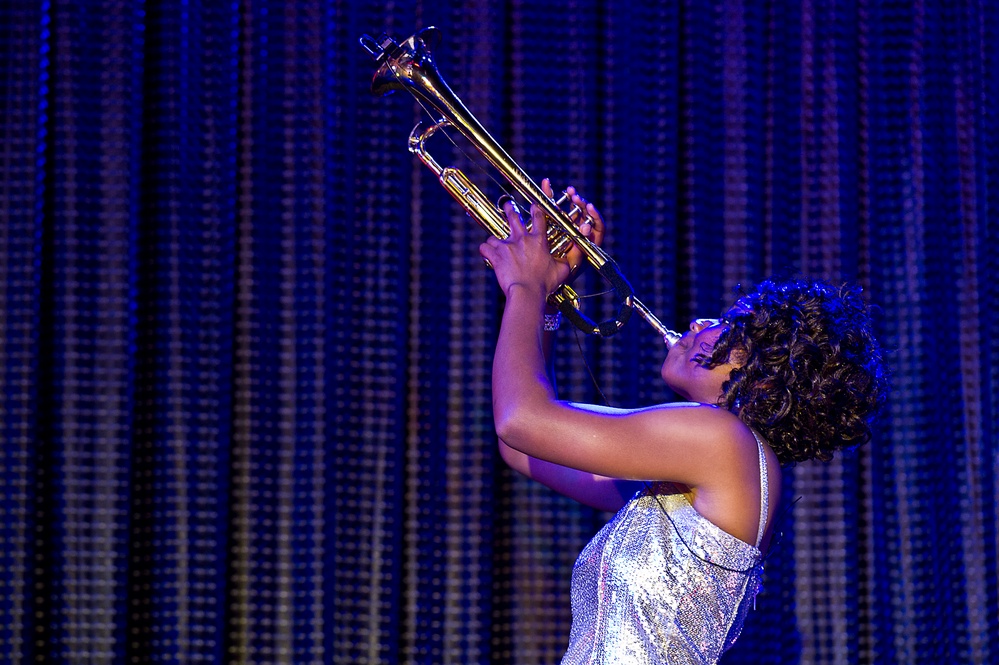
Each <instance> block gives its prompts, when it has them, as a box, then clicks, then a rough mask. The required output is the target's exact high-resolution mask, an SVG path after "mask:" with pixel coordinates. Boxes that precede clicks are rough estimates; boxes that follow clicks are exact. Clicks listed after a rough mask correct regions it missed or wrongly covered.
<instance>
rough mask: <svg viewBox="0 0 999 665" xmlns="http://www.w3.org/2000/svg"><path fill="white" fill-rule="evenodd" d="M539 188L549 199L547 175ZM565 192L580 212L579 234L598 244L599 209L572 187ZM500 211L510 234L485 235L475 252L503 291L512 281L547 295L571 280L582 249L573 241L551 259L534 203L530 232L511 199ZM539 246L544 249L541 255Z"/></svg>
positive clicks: (543, 225) (601, 226) (544, 223)
mask: <svg viewBox="0 0 999 665" xmlns="http://www.w3.org/2000/svg"><path fill="white" fill-rule="evenodd" d="M541 189H542V190H543V191H544V193H545V195H546V196H548V197H549V198H553V192H552V186H551V182H550V181H549V180H548V178H545V179H544V180H542V181H541ZM566 194H568V195H569V201H570V202H571V204H572V205H573V206H575V207H577V208H579V210H580V211H581V212H580V215H579V216H578V217H577V220H578V221H579V224H578V228H579V231H580V233H581V234H583V235H584V236H586V237H587V238H588V239H589V240H590V242H592V243H593V244H595V245H598V246H599V245H600V244H601V243H602V242H603V238H604V229H605V225H604V221H603V217H601V215H600V212H599V211H598V210H597V209H596V207H595V206H594V205H593V204H592V203H588V202H587V201H586V199H584V198H583V197H581V196H580V195H579V193H578V192H576V189H575V188H574V187H568V188H566ZM504 211H505V212H506V216H507V222H508V223H509V225H510V236H509V237H507V238H506V239H505V240H500V239H498V238H489V239H488V240H487V241H486V242H485V243H483V244H482V245H481V246H480V247H479V253H480V254H481V255H482V257H483V258H485V259H486V260H487V261H488V262H489V264H490V265H491V266H492V267H493V269H494V270H495V271H496V278H497V280H498V281H499V284H500V288H501V289H503V292H504V293H505V294H507V295H509V289H510V287H512V286H513V284H521V285H523V286H528V287H530V288H536V289H541V288H544V289H546V290H545V295H546V296H547V295H548V294H550V293H551V292H552V291H554V290H555V288H557V287H558V286H559V285H560V284H568V283H572V281H573V280H574V279H575V277H576V275H578V274H579V271H580V269H581V268H582V266H583V263H585V262H586V257H585V255H584V254H583V252H582V250H580V249H579V247H577V246H576V245H575V244H573V245H571V246H570V248H569V251H568V252H567V253H566V255H565V257H564V258H557V259H556V258H552V257H551V254H550V250H549V248H548V244H547V240H546V238H547V235H546V232H547V223H548V218H547V216H546V215H545V214H544V211H543V210H542V209H541V208H540V207H539V206H538V205H536V204H535V205H532V206H531V230H530V231H528V230H527V229H526V227H525V225H524V221H523V218H522V217H521V215H520V211H519V210H518V209H517V207H516V204H515V203H514V202H513V201H510V202H508V203H507V204H506V205H505V206H504ZM540 249H543V250H544V256H542V255H541V252H540V251H539V250H540ZM553 264H554V265H553ZM565 268H568V270H567V271H566V270H565ZM553 280H554V281H553Z"/></svg>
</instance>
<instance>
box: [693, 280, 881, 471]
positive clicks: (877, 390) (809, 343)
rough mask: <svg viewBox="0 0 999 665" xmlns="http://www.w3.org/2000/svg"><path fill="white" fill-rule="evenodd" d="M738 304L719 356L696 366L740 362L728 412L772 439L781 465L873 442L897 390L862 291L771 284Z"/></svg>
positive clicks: (727, 391) (728, 391)
mask: <svg viewBox="0 0 999 665" xmlns="http://www.w3.org/2000/svg"><path fill="white" fill-rule="evenodd" d="M738 302H739V305H740V306H741V307H738V308H736V309H734V310H733V312H734V313H733V314H730V315H729V316H728V317H727V318H726V320H727V322H728V324H729V326H728V329H727V330H726V331H725V332H724V333H722V335H721V336H720V337H719V338H718V341H717V343H716V344H715V346H714V348H713V350H711V351H710V357H707V356H705V355H701V356H699V357H698V358H697V359H696V360H697V362H699V363H700V364H701V365H703V366H705V367H709V368H710V367H715V366H717V365H720V364H724V363H726V362H728V360H729V359H730V358H732V359H736V360H738V361H739V362H737V363H736V364H740V363H741V366H740V367H738V368H737V369H735V370H733V371H732V373H731V375H730V377H729V379H728V381H726V382H725V383H724V384H723V385H722V398H721V402H720V406H722V407H725V408H727V409H729V410H730V411H732V412H733V413H735V414H736V415H737V416H738V417H739V419H740V420H742V421H743V422H744V423H746V424H747V425H749V426H751V427H753V428H755V429H756V430H757V431H758V432H759V433H760V435H762V436H763V437H765V438H766V439H767V440H768V441H769V442H770V446H771V448H773V451H774V452H775V453H776V454H777V458H778V459H779V460H780V462H781V464H788V463H791V462H801V461H805V460H809V459H820V460H824V461H827V460H830V459H832V455H833V452H834V451H836V450H841V449H844V448H851V447H855V446H859V445H862V444H864V443H867V442H868V441H869V440H870V438H871V424H872V422H873V421H874V419H875V418H876V417H877V415H878V414H879V413H880V411H881V409H882V408H883V406H884V404H885V401H886V399H887V395H888V390H889V381H888V370H887V368H886V366H885V364H884V362H883V361H882V358H881V349H880V346H879V345H878V342H877V340H876V339H875V338H874V335H873V333H872V331H871V316H870V308H869V306H868V305H867V303H866V302H864V300H863V299H862V298H861V296H860V288H859V287H857V286H848V285H843V286H840V287H836V286H832V285H831V284H828V283H826V282H821V281H804V280H791V281H786V282H774V281H765V282H763V283H761V284H760V285H759V286H758V287H757V288H756V290H755V291H753V292H752V293H749V294H744V295H743V296H742V297H741V298H740V299H739V301H738Z"/></svg>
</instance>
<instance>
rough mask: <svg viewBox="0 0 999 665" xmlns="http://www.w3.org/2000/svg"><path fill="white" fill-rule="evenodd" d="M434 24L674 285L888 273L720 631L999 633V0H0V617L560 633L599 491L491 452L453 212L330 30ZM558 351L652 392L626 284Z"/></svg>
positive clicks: (103, 633) (518, 653) (293, 638)
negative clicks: (845, 396) (594, 324)
mask: <svg viewBox="0 0 999 665" xmlns="http://www.w3.org/2000/svg"><path fill="white" fill-rule="evenodd" d="M428 25H436V26H438V27H440V28H441V30H442V33H443V41H442V42H441V44H440V45H439V46H438V47H437V48H436V49H435V55H436V58H437V61H438V64H439V66H440V69H441V72H442V75H443V76H444V78H445V80H447V81H448V82H449V83H450V85H451V86H452V88H454V89H455V91H456V92H457V93H458V94H459V96H460V97H461V98H462V99H463V101H464V102H465V103H466V105H467V106H468V107H469V108H470V109H471V110H472V111H473V113H474V114H475V115H476V117H478V118H479V120H480V121H482V122H483V124H484V125H485V126H486V127H487V128H489V130H490V131H491V132H492V133H493V134H494V135H495V136H496V137H497V138H498V139H499V140H500V142H501V143H502V144H503V145H504V147H506V148H507V149H508V151H509V152H510V153H511V154H513V155H514V156H515V158H516V159H517V160H518V162H519V163H520V164H521V165H522V166H524V167H525V169H526V170H527V171H528V173H530V174H531V175H532V176H533V177H535V178H537V179H540V178H541V177H543V176H548V177H551V178H552V179H553V181H554V182H555V183H556V185H561V186H565V185H567V184H574V185H576V186H577V187H578V188H579V189H580V190H581V191H582V192H583V193H584V194H585V195H586V196H587V197H588V198H590V199H591V200H594V201H596V202H597V203H598V205H599V206H600V208H601V210H602V212H603V213H604V215H605V217H606V218H607V219H608V220H609V224H610V228H611V231H610V234H609V237H608V239H607V242H606V246H607V248H608V250H609V252H610V253H611V254H612V255H613V256H614V257H615V258H616V259H617V260H618V262H619V263H620V264H621V266H622V269H623V271H624V273H625V275H627V276H628V277H629V279H630V281H631V282H632V283H633V284H634V286H635V288H636V292H637V294H638V295H639V296H640V297H641V299H642V300H643V302H645V303H646V304H647V305H648V306H649V307H650V308H651V309H652V310H653V311H654V312H656V313H657V314H658V315H659V317H660V318H662V319H663V320H664V321H666V322H667V323H669V324H671V325H674V326H682V325H683V324H682V322H683V321H686V320H689V318H691V317H693V316H699V315H714V314H715V313H717V312H718V311H720V310H721V309H722V308H723V307H724V305H725V304H726V303H727V302H729V301H730V300H731V299H732V298H733V294H734V288H735V287H736V285H738V284H740V283H741V284H745V285H747V286H749V285H752V284H753V283H754V282H756V281H758V280H760V279H762V278H763V277H765V276H767V275H771V274H776V275H802V276H809V277H824V278H829V279H832V280H852V281H857V282H859V283H860V284H862V285H863V286H864V288H865V291H866V293H867V295H868V296H869V298H870V300H872V301H873V302H874V303H875V304H876V305H877V306H878V308H879V316H878V322H877V323H878V329H879V333H880V336H881V338H882V339H883V341H884V344H885V346H886V348H887V350H888V358H889V361H890V364H891V366H892V370H893V375H894V385H895V391H894V394H893V397H892V400H891V402H890V405H889V407H888V411H887V413H886V414H885V418H884V420H883V422H882V424H881V426H880V428H879V429H878V432H877V434H876V437H875V439H874V440H873V441H872V442H871V443H870V444H869V445H867V446H865V447H863V448H861V449H859V450H857V451H853V452H849V453H846V454H843V455H840V456H838V457H837V458H836V459H835V460H834V461H833V462H831V463H829V464H801V465H798V466H796V467H794V468H791V469H787V470H786V471H785V473H786V479H787V482H786V483H785V488H786V489H785V494H786V496H785V497H784V499H785V503H786V504H790V503H791V502H792V501H793V499H795V498H796V497H801V499H800V500H799V501H798V502H797V503H796V504H794V507H793V509H791V510H790V512H789V513H788V514H787V516H786V517H785V518H784V520H783V522H782V530H783V532H784V537H783V539H782V541H781V544H780V546H779V547H778V548H777V549H776V550H775V551H774V553H773V554H772V556H771V558H770V560H769V563H768V568H767V573H766V578H765V588H764V591H763V592H762V593H761V594H760V596H759V597H758V603H757V609H756V611H754V612H752V613H751V614H750V616H749V619H748V622H747V625H746V628H745V631H744V633H743V636H742V638H741V639H740V641H739V643H738V644H737V645H736V647H735V648H734V649H733V650H732V651H731V652H730V653H729V654H727V655H726V656H725V658H724V659H723V662H725V663H794V662H801V663H855V662H863V663H867V662H878V663H940V662H953V663H988V662H996V660H997V659H999V638H997V637H996V636H997V635H999V601H997V582H996V578H997V546H999V544H997V501H996V499H997V495H999V474H997V468H999V452H997V445H996V437H997V431H999V429H997V420H996V414H997V403H996V399H997V396H996V395H997V386H999V363H997V359H999V349H997V342H996V337H995V336H994V335H992V334H991V333H992V331H994V330H996V329H997V326H999V321H997V303H999V299H997V295H999V294H997V286H996V284H997V278H999V266H997V263H999V259H997V258H996V257H997V254H999V253H997V251H996V250H997V244H996V236H997V229H999V224H997V216H996V213H995V211H996V210H999V187H997V186H996V185H995V183H994V182H993V178H992V176H994V175H995V176H997V177H999V158H997V157H996V155H999V128H996V127H995V126H994V125H995V123H994V122H992V118H994V117H995V114H996V111H997V108H996V102H995V99H996V98H995V91H996V90H999V63H997V62H996V57H997V55H999V54H997V46H996V45H997V44H999V39H997V37H999V34H997V32H999V7H996V6H995V5H994V4H993V3H985V2H978V3H976V2H970V1H968V0H965V1H963V2H959V3H953V2H950V1H949V0H933V1H930V0H927V1H909V2H900V1H899V2H874V1H873V0H854V1H853V2H835V3H834V2H829V1H809V0H805V1H804V2H799V1H797V0H771V1H770V2H762V3H758V2H748V1H745V0H743V1H742V2H739V1H736V0H732V1H727V2H726V1H722V0H715V1H713V2H695V1H694V0H686V1H685V2H677V3H663V2H655V1H652V0H645V1H640V0H635V1H629V2H623V1H622V2H609V1H607V0H604V1H602V2H600V1H597V0H592V1H586V0H555V1H553V2H545V3H529V2H524V1H522V0H511V1H508V2H499V1H498V0H469V1H468V2H464V3H461V4H460V5H457V4H456V5H453V6H452V5H449V4H448V3H436V2H422V1H421V2H394V3H379V2H347V1H343V0H328V1H326V2H319V1H317V0H302V1H300V2H277V1H273V0H271V1H268V0H244V1H243V2H238V3H237V2H232V3H227V4H222V3H207V2H202V3H199V2H188V1H163V2H152V1H147V2H142V1H141V0H131V1H125V0H94V1H92V2H76V1H70V0H56V1H49V0H44V1H41V2H37V3H35V2H24V3H3V4H2V5H0V26H2V27H0V71H2V81H3V86H4V87H3V95H2V100H3V101H2V104H3V113H2V114H0V127H2V132H3V146H4V156H3V160H2V162H0V164H2V166H0V168H2V173H0V216H2V223H0V428H2V432H0V438H2V441H3V458H2V460H0V462H2V464H0V474H2V481H0V658H2V659H3V660H4V661H5V662H10V663H27V662H84V661H86V662H101V663H124V662H190V663H195V662H241V663H242V662H245V663H251V662H254V663H256V662H259V663H271V662H295V663H313V662H314V663H320V662H323V663H549V662H557V661H558V659H559V657H560V655H561V653H562V651H563V650H564V648H565V644H566V640H567V636H568V628H569V622H570V616H569V576H570V573H571V568H572V564H573V561H574V559H575V556H576V554H577V553H578V551H579V550H580V549H581V547H582V546H583V544H585V542H586V541H587V539H588V538H589V537H590V536H591V535H592V534H593V533H594V532H595V530H596V529H597V528H599V526H600V525H601V524H602V523H603V522H604V521H605V520H606V519H607V517H608V516H607V515H604V514H600V513H596V512H594V511H592V510H589V509H586V508H582V507H580V506H578V505H575V504H573V503H572V502H570V501H568V500H566V499H563V498H561V497H558V496H555V495H554V494H552V493H551V492H549V491H548V490H546V489H544V488H541V487H538V486H535V485H532V484H531V483H529V482H527V481H525V480H524V479H522V478H520V477H517V476H515V475H514V474H513V473H512V472H511V471H509V470H508V469H506V468H505V467H504V466H503V464H502V462H501V461H500V460H499V459H498V456H497V455H496V451H495V438H494V435H493V432H492V426H491V412H490V388H489V375H490V360H491V350H492V346H493V342H494V339H495V334H496V330H497V325H498V321H499V313H500V311H501V303H500V299H499V294H498V290H497V289H496V287H495V285H494V282H493V279H492V276H491V275H490V274H489V273H488V271H487V270H485V269H484V268H483V266H482V262H481V260H480V259H479V257H478V255H477V252H476V248H477V246H478V244H479V243H480V242H481V241H482V239H483V233H482V232H481V231H480V230H478V228H477V227H475V226H474V224H473V223H472V222H471V221H470V220H468V219H467V218H466V217H465V216H464V214H463V213H461V211H460V210H459V209H458V208H457V206H456V205H455V204H454V203H453V202H452V201H451V200H450V199H449V198H448V197H447V195H446V194H445V193H444V192H443V190H441V189H440V188H439V187H438V186H437V184H436V183H435V181H434V177H433V176H432V174H430V172H429V171H427V170H426V169H424V168H423V167H422V166H421V165H419V164H418V163H417V162H416V161H415V160H414V159H413V158H412V157H411V156H410V155H409V154H408V153H407V152H406V149H405V139H406V135H407V134H408V132H409V130H410V128H411V127H412V126H413V125H414V124H415V122H416V121H417V120H418V119H420V118H421V116H424V114H422V113H421V112H420V109H419V108H418V107H417V105H416V104H415V103H414V101H413V99H412V98H411V97H409V96H408V95H405V94H396V95H394V96H392V97H389V98H387V99H378V98H373V97H371V96H370V95H369V94H368V81H369V79H370V76H371V74H372V71H373V65H372V62H371V60H370V59H369V58H368V56H367V55H366V54H365V53H364V52H363V51H362V50H361V49H360V47H359V46H358V44H357V38H358V37H359V35H360V34H362V33H365V32H367V33H371V34H373V35H376V36H377V35H378V34H379V33H380V32H381V31H387V32H389V33H390V34H392V35H393V36H395V37H397V38H399V39H404V38H406V37H408V36H409V35H410V34H412V33H413V32H414V31H415V29H417V28H419V27H423V26H428ZM437 149H438V151H439V152H438V154H437V155H436V157H437V158H438V159H439V160H441V161H448V162H450V163H453V164H455V165H458V166H461V167H467V168H469V172H470V174H472V176H473V179H475V178H477V177H479V176H478V171H477V169H476V165H477V164H478V162H479V160H478V159H476V157H475V155H473V154H470V152H471V151H470V150H469V149H468V147H467V146H461V145H460V144H459V146H458V147H452V146H450V145H449V144H443V145H439V146H438V148H437ZM480 180H481V181H482V182H481V184H482V186H484V187H485V188H486V189H487V190H489V188H490V187H493V188H495V187H496V186H495V183H491V182H490V181H489V180H488V177H486V176H483V177H482V178H480ZM492 193H494V194H497V195H498V193H499V192H498V191H495V192H492ZM600 288H601V287H600V285H599V284H598V283H596V282H595V281H593V278H592V276H588V277H586V278H584V279H583V280H582V284H581V289H582V290H584V291H588V292H596V291H599V290H600ZM597 303H598V304H597V305H596V307H597V308H598V309H601V308H603V309H606V310H607V312H608V313H609V312H610V311H611V308H613V307H614V304H613V303H608V302H605V301H602V300H600V299H597ZM557 353H558V355H557V359H556V376H557V378H558V384H559V391H560V395H561V396H562V397H565V398H567V399H573V400H587V401H593V400H596V401H601V400H604V399H606V400H607V401H608V402H609V403H611V404H613V405H616V406H640V405H645V404H650V403H653V402H656V401H660V400H665V399H669V398H670V395H669V394H668V392H667V390H666V388H665V387H663V386H662V385H661V382H660V380H659V379H658V371H657V369H658V364H659V363H660V362H661V360H662V355H663V348H662V345H661V342H659V340H657V339H656V335H655V334H654V333H653V332H652V331H651V330H650V329H649V328H648V327H647V326H646V325H645V324H644V323H642V322H641V321H639V320H637V318H636V319H635V320H634V321H632V322H631V323H630V324H629V325H628V327H627V328H626V329H625V331H624V332H622V333H621V334H619V335H618V336H615V337H613V338H610V339H606V340H593V339H578V338H577V336H575V335H574V334H573V333H572V331H571V330H568V329H564V330H562V331H560V333H559V340H558V349H557ZM591 373H592V377H593V378H592V379H591Z"/></svg>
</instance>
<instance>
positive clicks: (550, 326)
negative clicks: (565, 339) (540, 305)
mask: <svg viewBox="0 0 999 665" xmlns="http://www.w3.org/2000/svg"><path fill="white" fill-rule="evenodd" d="M560 325H562V312H555V313H554V314H545V330H546V331H548V332H552V331H554V330H558V328H559V326H560Z"/></svg>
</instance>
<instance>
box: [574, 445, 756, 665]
mask: <svg viewBox="0 0 999 665" xmlns="http://www.w3.org/2000/svg"><path fill="white" fill-rule="evenodd" d="M760 454H761V480H762V481H763V487H764V488H766V487H767V484H766V462H765V458H763V456H762V455H763V453H762V445H761V453H760ZM763 498H764V500H765V497H763ZM762 505H763V506H765V505H766V503H762ZM667 515H668V516H667ZM671 519H672V523H671V522H670V520H671ZM762 530H763V529H762V524H761V528H760V532H761V534H762ZM684 541H685V542H686V544H684ZM757 544H759V537H758V538H757ZM688 546H689V547H688ZM761 558H762V557H761V553H760V551H759V550H758V549H757V548H756V547H753V546H752V545H749V544H747V543H745V542H743V541H741V540H739V539H738V538H736V537H734V536H732V535H730V534H728V533H726V532H725V531H722V530H721V529H720V528H718V527H717V526H715V525H714V524H713V523H711V522H710V521H708V520H707V519H705V518H704V517H702V516H701V515H700V513H698V512H697V511H696V510H695V509H694V507H693V506H692V505H691V504H690V503H689V502H688V500H687V498H686V497H685V496H684V495H683V494H680V493H679V492H678V491H677V489H676V487H675V486H674V485H672V484H669V483H656V484H653V485H650V486H648V487H646V488H645V489H644V490H641V491H640V492H638V493H637V494H636V495H635V496H634V497H633V498H632V499H631V500H630V501H629V502H628V503H627V504H626V505H625V506H624V507H623V508H622V509H621V510H620V511H619V512H618V513H617V515H615V517H614V519H612V520H611V521H610V522H608V523H607V525H606V526H604V528H603V529H601V530H600V532H599V533H597V535H596V536H594V538H593V540H591V541H590V543H589V544H588V545H587V546H586V547H585V548H584V549H583V551H582V553H581V554H580V555H579V558H578V559H577V560H576V565H575V567H574V569H573V574H572V617H573V620H572V629H571V632H570V637H569V648H568V651H567V652H566V654H565V657H564V658H563V660H562V665H581V664H584V663H586V664H589V665H603V664H610V663H617V664H622V665H623V664H625V663H635V664H638V663H641V664H651V663H656V664H659V663H663V664H665V663H670V664H680V663H714V662H716V661H717V660H718V658H719V657H720V656H721V654H722V653H723V652H724V651H725V650H726V649H728V648H729V647H730V646H731V645H732V644H733V643H734V642H735V640H736V638H737V637H738V636H739V633H740V632H741V630H742V624H743V621H744V620H745V616H746V612H747V610H748V607H749V606H750V605H751V604H752V600H753V598H754V597H755V595H756V592H757V591H758V590H759V587H760V583H761V577H762V572H763V570H762V568H763V567H762V564H761ZM705 560H707V561H711V562H712V563H707V561H705ZM726 568H727V569H731V570H725V569H726ZM733 571H746V572H733Z"/></svg>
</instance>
